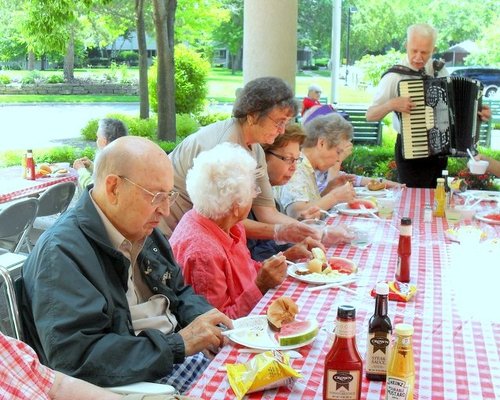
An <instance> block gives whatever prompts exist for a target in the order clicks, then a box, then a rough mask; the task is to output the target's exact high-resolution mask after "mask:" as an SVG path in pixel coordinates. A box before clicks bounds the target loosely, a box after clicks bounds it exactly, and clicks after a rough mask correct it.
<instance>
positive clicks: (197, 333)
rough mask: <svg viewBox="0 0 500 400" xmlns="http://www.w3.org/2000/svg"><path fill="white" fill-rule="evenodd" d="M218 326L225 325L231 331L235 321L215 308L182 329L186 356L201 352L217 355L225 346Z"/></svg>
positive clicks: (180, 332) (181, 333)
mask: <svg viewBox="0 0 500 400" xmlns="http://www.w3.org/2000/svg"><path fill="white" fill-rule="evenodd" d="M218 324H223V325H225V326H227V327H228V328H229V329H232V328H233V321H231V319H230V318H229V317H227V316H226V315H225V314H223V313H221V312H220V311H219V310H217V309H215V308H214V309H212V310H210V311H207V312H206V313H205V314H202V315H200V316H199V317H197V318H196V319H195V320H194V321H193V322H191V323H190V324H189V325H188V326H186V327H185V328H183V329H181V330H180V331H179V335H181V336H182V339H183V340H184V348H185V353H186V356H191V355H193V354H196V353H198V352H200V351H203V352H204V353H205V354H210V353H216V352H217V350H218V349H219V348H221V347H222V346H223V345H224V336H222V334H221V332H222V330H221V328H220V327H218V326H217V325H218Z"/></svg>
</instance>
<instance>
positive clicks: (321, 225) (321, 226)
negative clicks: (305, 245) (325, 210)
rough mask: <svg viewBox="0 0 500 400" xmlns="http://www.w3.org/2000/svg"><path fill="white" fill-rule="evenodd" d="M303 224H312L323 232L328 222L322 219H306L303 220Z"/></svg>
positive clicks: (311, 225) (312, 226)
mask: <svg viewBox="0 0 500 400" xmlns="http://www.w3.org/2000/svg"><path fill="white" fill-rule="evenodd" d="M301 222H302V223H303V224H306V225H307V226H310V227H311V228H314V229H316V230H317V231H318V232H320V235H321V233H322V232H323V229H324V228H325V226H326V222H325V221H322V220H320V219H305V220H303V221H301Z"/></svg>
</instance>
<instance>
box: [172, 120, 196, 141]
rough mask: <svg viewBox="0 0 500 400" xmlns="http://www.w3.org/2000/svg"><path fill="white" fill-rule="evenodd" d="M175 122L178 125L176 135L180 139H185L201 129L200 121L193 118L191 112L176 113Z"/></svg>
mask: <svg viewBox="0 0 500 400" xmlns="http://www.w3.org/2000/svg"><path fill="white" fill-rule="evenodd" d="M175 124H176V127H177V133H176V137H177V139H178V140H182V139H184V138H185V137H186V136H189V135H191V134H192V133H193V132H196V131H197V130H198V129H200V125H199V124H198V122H197V121H196V120H195V119H193V118H192V117H191V116H190V115H189V114H176V116H175Z"/></svg>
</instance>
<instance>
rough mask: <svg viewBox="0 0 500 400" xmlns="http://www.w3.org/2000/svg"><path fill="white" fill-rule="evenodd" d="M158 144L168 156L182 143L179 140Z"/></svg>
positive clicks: (163, 141) (162, 141)
mask: <svg viewBox="0 0 500 400" xmlns="http://www.w3.org/2000/svg"><path fill="white" fill-rule="evenodd" d="M156 143H157V144H158V146H160V147H161V148H162V149H163V150H165V152H166V153H167V154H168V153H170V152H171V151H172V150H173V149H174V148H175V146H177V145H178V144H179V143H180V141H179V140H178V141H177V142H168V141H165V140H160V141H159V142H156Z"/></svg>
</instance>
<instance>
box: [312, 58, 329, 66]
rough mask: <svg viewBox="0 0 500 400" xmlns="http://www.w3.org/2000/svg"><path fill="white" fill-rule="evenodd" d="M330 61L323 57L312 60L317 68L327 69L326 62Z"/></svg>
mask: <svg viewBox="0 0 500 400" xmlns="http://www.w3.org/2000/svg"><path fill="white" fill-rule="evenodd" d="M329 61H330V59H329V58H328V57H323V58H316V59H315V60H314V64H315V65H316V66H317V67H327V66H328V62H329Z"/></svg>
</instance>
